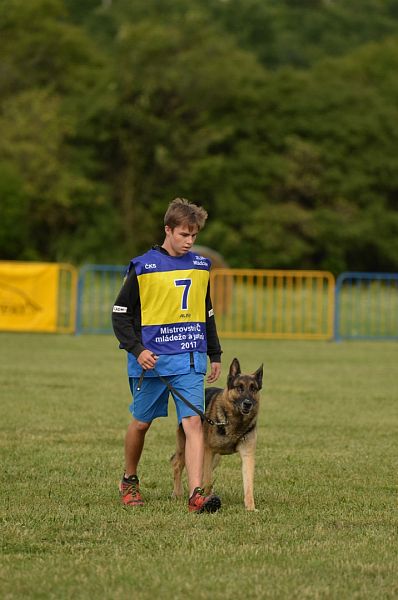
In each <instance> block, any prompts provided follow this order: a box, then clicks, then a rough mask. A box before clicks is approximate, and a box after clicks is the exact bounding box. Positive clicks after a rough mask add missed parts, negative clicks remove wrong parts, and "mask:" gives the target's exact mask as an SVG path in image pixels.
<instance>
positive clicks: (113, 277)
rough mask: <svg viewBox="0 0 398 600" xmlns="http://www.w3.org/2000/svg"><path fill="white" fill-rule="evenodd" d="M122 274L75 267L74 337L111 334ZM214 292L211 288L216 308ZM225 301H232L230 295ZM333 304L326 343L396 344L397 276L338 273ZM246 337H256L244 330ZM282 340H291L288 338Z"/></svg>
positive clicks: (116, 269) (118, 269)
mask: <svg viewBox="0 0 398 600" xmlns="http://www.w3.org/2000/svg"><path fill="white" fill-rule="evenodd" d="M125 271H126V266H120V265H84V266H83V267H82V268H81V269H80V272H79V280H78V297H77V314H76V333H78V334H80V333H112V322H111V311H112V306H113V304H114V302H115V299H116V297H117V294H118V293H119V290H120V288H121V286H122V283H123V277H124V274H125ZM213 275H215V274H213ZM213 279H214V277H213ZM213 287H214V281H213ZM216 291H217V290H216V289H215V288H214V289H213V300H214V301H215V308H216V310H217V308H218V305H217V294H216V293H215V292H216ZM230 301H231V303H232V304H234V302H235V300H234V299H233V298H232V296H231V299H230ZM334 304H335V309H334V315H331V320H333V322H334V326H333V333H332V331H331V332H330V337H329V339H333V337H334V339H335V340H342V339H363V340H370V339H374V340H376V339H380V340H398V273H360V272H346V273H342V274H341V275H339V276H338V278H337V280H336V285H335V303H334ZM232 308H233V307H232ZM292 310H293V307H292ZM218 313H219V314H220V315H221V313H222V311H220V310H219V311H218ZM220 318H221V316H220ZM254 318H255V320H256V319H257V318H258V315H257V316H256V315H255V316H254ZM284 318H286V319H287V320H289V319H291V318H292V315H289V314H287V313H286V315H285V317H284ZM221 325H222V322H221V321H220V327H221ZM254 325H255V326H257V325H256V323H254V322H253V327H254ZM253 331H254V329H253ZM245 337H256V336H255V335H253V336H252V335H251V331H248V332H246V333H245ZM285 337H286V339H295V338H294V336H292V337H290V336H289V335H288V334H287V335H286V336H285Z"/></svg>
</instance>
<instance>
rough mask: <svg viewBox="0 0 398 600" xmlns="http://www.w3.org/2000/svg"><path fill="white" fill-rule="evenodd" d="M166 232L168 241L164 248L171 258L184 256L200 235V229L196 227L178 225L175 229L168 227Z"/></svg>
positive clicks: (165, 242) (166, 240)
mask: <svg viewBox="0 0 398 600" xmlns="http://www.w3.org/2000/svg"><path fill="white" fill-rule="evenodd" d="M165 232H166V239H165V241H164V244H163V248H165V249H166V250H167V252H168V253H169V254H170V255H171V256H183V255H184V254H186V253H187V252H189V250H190V249H191V248H192V246H193V244H194V243H195V240H196V236H197V235H198V229H197V228H196V227H189V225H188V224H185V225H178V226H177V227H174V229H171V228H170V227H169V226H168V225H166V227H165Z"/></svg>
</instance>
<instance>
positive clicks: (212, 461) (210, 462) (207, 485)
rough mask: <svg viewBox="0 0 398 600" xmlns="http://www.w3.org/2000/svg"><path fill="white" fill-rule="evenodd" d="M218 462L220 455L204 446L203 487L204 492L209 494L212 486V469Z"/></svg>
mask: <svg viewBox="0 0 398 600" xmlns="http://www.w3.org/2000/svg"><path fill="white" fill-rule="evenodd" d="M219 462H220V456H219V455H218V454H213V451H212V450H210V448H205V454H204V460H203V488H204V490H205V493H206V494H210V492H211V489H212V487H213V469H214V468H215V467H216V466H217V465H218V463H219Z"/></svg>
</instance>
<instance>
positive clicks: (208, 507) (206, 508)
mask: <svg viewBox="0 0 398 600" xmlns="http://www.w3.org/2000/svg"><path fill="white" fill-rule="evenodd" d="M220 508H221V500H220V498H219V497H218V496H210V498H209V499H208V500H207V501H206V502H205V503H204V504H203V505H202V507H201V508H200V510H197V511H196V512H198V513H204V512H207V513H214V512H217V511H218V510H219V509H220Z"/></svg>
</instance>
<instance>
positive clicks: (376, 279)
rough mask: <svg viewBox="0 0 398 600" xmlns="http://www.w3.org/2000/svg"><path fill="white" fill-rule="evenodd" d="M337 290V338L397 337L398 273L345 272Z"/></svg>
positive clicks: (335, 331)
mask: <svg viewBox="0 0 398 600" xmlns="http://www.w3.org/2000/svg"><path fill="white" fill-rule="evenodd" d="M335 293H336V298H335V319H334V339H335V340H342V339H362V340H370V339H372V340H376V339H379V340H387V339H398V273H358V272H352V273H351V272H347V273H342V274H341V275H339V276H338V278H337V280H336V291H335Z"/></svg>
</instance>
